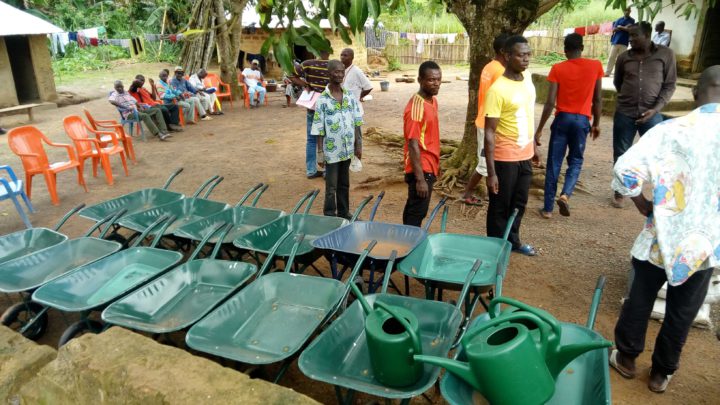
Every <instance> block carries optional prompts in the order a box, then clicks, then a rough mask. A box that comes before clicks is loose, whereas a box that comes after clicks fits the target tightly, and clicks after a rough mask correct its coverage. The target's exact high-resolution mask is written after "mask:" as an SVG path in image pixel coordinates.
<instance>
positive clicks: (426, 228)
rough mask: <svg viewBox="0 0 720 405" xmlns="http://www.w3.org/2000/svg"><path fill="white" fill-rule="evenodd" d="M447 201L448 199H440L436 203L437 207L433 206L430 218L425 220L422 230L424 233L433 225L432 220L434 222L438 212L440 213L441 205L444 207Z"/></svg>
mask: <svg viewBox="0 0 720 405" xmlns="http://www.w3.org/2000/svg"><path fill="white" fill-rule="evenodd" d="M447 199H448V198H447V197H443V198H442V199H440V201H438V203H437V205H436V206H435V208H433V210H432V212H431V213H430V218H428V220H427V222H426V223H425V226H424V229H425V230H426V231H427V230H428V229H430V225H431V224H432V223H433V220H434V219H435V217H436V216H437V213H438V211H440V208H441V207H442V206H443V205H445V202H446V201H447Z"/></svg>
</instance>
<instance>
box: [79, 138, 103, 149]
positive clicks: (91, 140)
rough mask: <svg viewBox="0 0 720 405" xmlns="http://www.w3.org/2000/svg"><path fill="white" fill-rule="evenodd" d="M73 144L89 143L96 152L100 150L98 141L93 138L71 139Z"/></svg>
mask: <svg viewBox="0 0 720 405" xmlns="http://www.w3.org/2000/svg"><path fill="white" fill-rule="evenodd" d="M73 142H89V143H91V144H93V145H94V146H95V149H97V150H98V151H100V149H102V148H101V146H100V141H98V140H97V139H95V138H81V139H73Z"/></svg>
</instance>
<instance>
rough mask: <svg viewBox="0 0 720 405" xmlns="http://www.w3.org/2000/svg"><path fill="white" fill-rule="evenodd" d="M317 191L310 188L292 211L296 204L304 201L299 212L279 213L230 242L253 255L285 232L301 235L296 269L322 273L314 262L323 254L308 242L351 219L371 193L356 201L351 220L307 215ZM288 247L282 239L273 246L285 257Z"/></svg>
mask: <svg viewBox="0 0 720 405" xmlns="http://www.w3.org/2000/svg"><path fill="white" fill-rule="evenodd" d="M319 192H320V190H314V191H312V192H311V193H309V194H307V195H306V196H305V197H304V199H302V200H300V202H298V204H297V205H296V206H295V209H294V210H293V212H297V211H298V209H299V208H300V206H302V204H303V203H306V204H307V205H306V207H305V210H304V211H303V213H302V214H298V213H295V214H290V215H285V216H281V217H279V218H278V219H276V220H274V221H272V222H270V223H269V224H266V225H264V226H262V227H259V228H257V229H255V230H254V231H252V232H250V233H247V234H245V235H243V236H241V237H239V238H237V239H235V241H234V242H233V244H234V245H235V246H236V247H238V248H240V249H246V250H250V251H253V252H255V254H257V253H268V252H270V250H271V249H272V247H273V245H274V244H275V242H276V241H277V240H278V239H279V238H280V237H282V235H283V234H285V233H286V232H288V231H289V232H290V233H291V234H303V235H305V237H304V239H303V241H302V243H301V244H300V246H299V248H298V250H297V258H296V260H295V261H296V262H297V263H298V269H297V270H296V272H297V273H303V272H304V271H305V270H306V269H307V268H308V267H311V268H313V269H314V270H315V271H316V272H317V273H318V274H320V275H322V273H321V272H320V270H319V269H318V268H317V267H315V265H314V263H315V261H316V260H317V259H319V258H320V257H321V256H323V253H322V252H321V251H319V250H317V249H315V248H314V247H313V245H312V242H313V241H314V240H315V239H317V238H319V237H321V236H322V235H324V234H326V233H328V232H330V231H333V230H335V229H338V228H340V227H343V226H345V225H347V224H349V223H350V222H352V221H354V220H355V219H356V218H357V217H358V215H360V213H361V212H362V210H363V208H365V206H366V205H367V203H368V202H370V200H371V199H372V196H368V197H365V198H364V199H363V200H362V201H361V202H360V205H358V207H357V209H356V210H355V213H354V214H353V216H352V219H350V220H349V221H348V220H347V219H345V218H339V217H326V216H322V215H312V214H309V213H308V212H309V211H310V207H311V206H312V203H313V201H314V200H315V197H316V196H317V194H318V193H319ZM292 248H293V242H292V241H291V240H286V241H285V242H284V243H283V244H282V245H280V247H279V248H278V249H277V252H276V255H277V256H279V257H287V256H289V255H290V251H291V250H292Z"/></svg>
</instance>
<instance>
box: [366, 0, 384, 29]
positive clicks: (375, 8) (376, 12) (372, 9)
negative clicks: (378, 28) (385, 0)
mask: <svg viewBox="0 0 720 405" xmlns="http://www.w3.org/2000/svg"><path fill="white" fill-rule="evenodd" d="M367 8H368V12H369V13H370V15H371V16H372V18H373V20H374V21H375V24H377V23H378V21H377V19H378V17H379V16H380V12H381V10H380V0H368V2H367Z"/></svg>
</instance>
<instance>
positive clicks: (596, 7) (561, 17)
mask: <svg viewBox="0 0 720 405" xmlns="http://www.w3.org/2000/svg"><path fill="white" fill-rule="evenodd" d="M620 17H622V11H621V10H614V9H612V8H610V7H608V8H605V0H576V1H575V5H574V8H573V10H570V11H569V10H567V9H565V8H563V7H562V6H561V5H560V4H558V5H557V6H555V7H553V9H552V10H550V11H549V12H548V13H546V14H544V15H543V16H541V17H540V18H538V19H537V20H536V21H535V22H534V23H532V25H530V27H529V28H528V29H531V30H535V29H544V28H551V27H584V26H587V25H591V24H601V23H604V22H608V21H615V20H617V19H618V18H620Z"/></svg>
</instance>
